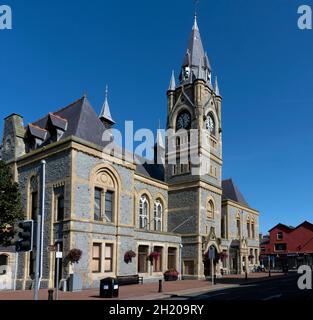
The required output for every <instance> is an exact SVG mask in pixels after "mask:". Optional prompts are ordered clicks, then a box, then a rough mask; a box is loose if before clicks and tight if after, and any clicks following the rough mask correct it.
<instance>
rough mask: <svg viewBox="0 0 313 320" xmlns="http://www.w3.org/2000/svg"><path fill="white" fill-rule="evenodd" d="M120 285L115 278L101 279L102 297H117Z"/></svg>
mask: <svg viewBox="0 0 313 320" xmlns="http://www.w3.org/2000/svg"><path fill="white" fill-rule="evenodd" d="M118 291H119V285H118V281H117V279H115V278H105V279H102V280H100V297H101V298H116V297H118Z"/></svg>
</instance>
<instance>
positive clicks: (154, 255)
mask: <svg viewBox="0 0 313 320" xmlns="http://www.w3.org/2000/svg"><path fill="white" fill-rule="evenodd" d="M160 256H161V253H160V252H158V251H153V252H151V253H150V254H149V255H148V260H149V261H150V262H151V264H153V261H157V260H158V259H159V258H160Z"/></svg>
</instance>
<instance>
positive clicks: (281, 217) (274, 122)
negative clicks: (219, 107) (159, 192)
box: [0, 0, 313, 232]
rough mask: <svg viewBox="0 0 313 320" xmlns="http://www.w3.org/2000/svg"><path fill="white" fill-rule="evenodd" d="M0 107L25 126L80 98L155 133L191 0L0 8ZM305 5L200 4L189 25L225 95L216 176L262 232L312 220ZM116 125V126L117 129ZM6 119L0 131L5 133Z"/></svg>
mask: <svg viewBox="0 0 313 320" xmlns="http://www.w3.org/2000/svg"><path fill="white" fill-rule="evenodd" d="M2 2H3V3H6V4H8V5H10V6H11V7H12V10H13V30H11V31H0V44H1V59H0V67H1V69H0V72H1V86H0V92H1V109H0V110H1V111H0V118H1V119H3V118H4V117H5V116H7V115H9V114H10V113H12V112H16V113H20V114H22V115H23V116H24V121H25V123H28V122H30V121H34V120H35V119H36V118H39V117H41V116H42V115H44V114H46V113H47V112H49V111H55V110H57V109H59V108H61V107H63V106H65V105H67V104H69V103H70V102H72V101H73V100H75V99H77V98H79V97H80V96H82V95H83V93H84V92H87V93H88V97H89V100H90V101H91V104H92V105H93V107H94V108H95V109H96V110H97V112H98V111H100V108H101V104H102V102H103V98H104V90H105V85H106V84H108V85H109V90H110V106H111V112H112V115H113V117H114V119H115V121H116V122H117V123H119V124H123V123H124V121H125V120H132V119H134V120H135V127H136V128H141V127H148V128H153V129H156V128H157V127H158V119H161V121H162V124H163V126H164V125H165V119H166V108H167V105H166V90H167V88H168V84H169V79H170V74H171V70H172V69H175V70H176V74H177V73H178V72H179V68H180V64H181V62H182V59H183V56H184V53H185V50H186V46H187V40H188V37H189V34H190V31H191V27H192V23H193V2H192V1H191V0H190V1H189V0H188V1H187V0H184V1H182V0H159V1H143V0H138V1H126V0H125V1H122V0H120V1H100V0H98V1H96V0H89V1H87V0H75V1H74V0H67V1H61V0H55V1H40V0H37V1H35V0H27V1H20V0H19V1H10V0H6V1H2ZM302 4H308V5H312V6H313V1H312V0H288V1H286V0H236V1H233V0H202V1H201V2H200V6H199V19H198V24H199V28H200V32H201V36H202V41H203V43H204V46H205V48H206V50H207V51H208V55H209V59H210V62H211V65H212V67H213V73H214V75H215V74H217V75H218V78H219V84H220V90H221V93H222V95H223V148H224V168H223V176H224V178H228V177H232V178H233V179H234V180H235V182H236V183H237V185H238V186H239V187H240V189H241V191H242V192H243V194H244V195H245V197H246V198H247V200H248V202H249V203H250V205H251V206H252V207H255V208H257V209H259V210H260V211H261V219H260V224H261V230H262V231H263V232H266V231H267V230H268V229H269V228H271V227H272V226H273V225H274V224H276V223H278V222H282V223H286V224H288V225H297V224H298V223H301V222H302V221H303V220H305V219H307V220H310V221H311V222H313V201H312V199H313V188H312V181H313V174H312V170H311V166H312V164H313V144H312V141H313V127H312V119H313V59H312V55H313V41H312V40H313V31H300V30H299V29H298V28H297V19H298V14H297V9H298V7H299V5H302ZM118 127H119V126H118ZM2 128H3V123H2V122H1V124H0V129H1V131H2Z"/></svg>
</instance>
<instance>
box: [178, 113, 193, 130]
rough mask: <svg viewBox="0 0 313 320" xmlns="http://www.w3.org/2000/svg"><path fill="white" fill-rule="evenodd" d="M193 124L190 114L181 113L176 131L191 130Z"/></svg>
mask: <svg viewBox="0 0 313 320" xmlns="http://www.w3.org/2000/svg"><path fill="white" fill-rule="evenodd" d="M190 124H191V117H190V114H189V113H188V112H183V113H181V114H180V115H179V116H178V118H177V122H176V130H180V129H189V128H190Z"/></svg>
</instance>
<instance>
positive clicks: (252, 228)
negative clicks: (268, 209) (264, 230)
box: [251, 222, 255, 239]
mask: <svg viewBox="0 0 313 320" xmlns="http://www.w3.org/2000/svg"><path fill="white" fill-rule="evenodd" d="M251 237H252V239H255V227H254V222H252V223H251Z"/></svg>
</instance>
